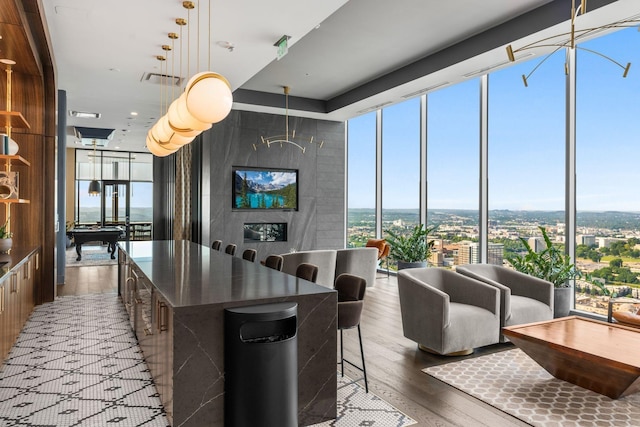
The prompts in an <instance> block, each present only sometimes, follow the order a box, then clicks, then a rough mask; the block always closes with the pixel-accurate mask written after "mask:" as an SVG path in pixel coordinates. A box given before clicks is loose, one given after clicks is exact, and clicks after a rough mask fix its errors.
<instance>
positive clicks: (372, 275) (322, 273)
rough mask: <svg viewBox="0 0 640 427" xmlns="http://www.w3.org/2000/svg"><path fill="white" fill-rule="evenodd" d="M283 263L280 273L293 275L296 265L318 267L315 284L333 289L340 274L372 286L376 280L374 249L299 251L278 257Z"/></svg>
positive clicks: (376, 254)
mask: <svg viewBox="0 0 640 427" xmlns="http://www.w3.org/2000/svg"><path fill="white" fill-rule="evenodd" d="M280 256H281V257H282V258H283V260H284V262H283V265H282V271H283V272H284V273H287V274H291V275H295V274H296V269H297V268H298V265H299V264H301V263H303V262H305V263H309V264H314V265H316V266H318V278H317V280H316V283H317V284H319V285H322V286H326V287H328V288H332V289H333V285H334V282H335V279H336V277H338V276H339V275H340V274H342V273H348V274H353V275H355V276H359V277H362V278H363V279H365V280H366V281H367V286H373V285H374V284H375V280H376V269H377V263H378V250H377V249H376V248H349V249H338V250H335V249H322V250H313V251H299V252H291V253H287V254H281V255H280Z"/></svg>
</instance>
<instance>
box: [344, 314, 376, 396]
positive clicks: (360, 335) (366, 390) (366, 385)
mask: <svg viewBox="0 0 640 427" xmlns="http://www.w3.org/2000/svg"><path fill="white" fill-rule="evenodd" d="M341 332H342V331H341ZM358 340H359V341H360V356H361V357H362V372H363V373H364V390H365V392H366V393H369V383H368V381H367V367H366V365H365V364H364V350H363V349H362V334H361V333H360V325H358Z"/></svg>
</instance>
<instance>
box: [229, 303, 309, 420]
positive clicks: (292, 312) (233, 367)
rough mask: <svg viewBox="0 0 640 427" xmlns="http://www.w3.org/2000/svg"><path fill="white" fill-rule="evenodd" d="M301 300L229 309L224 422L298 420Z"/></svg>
mask: <svg viewBox="0 0 640 427" xmlns="http://www.w3.org/2000/svg"><path fill="white" fill-rule="evenodd" d="M297 311H298V304H296V303H292V302H286V303H275V304H262V305H254V306H248V307H237V308H228V309H226V310H225V313H224V315H225V326H224V328H225V351H224V367H225V397H224V424H225V426H233V427H244V426H251V427H258V426H265V427H274V426H278V427H287V426H291V427H295V426H297V425H298V337H297V330H298V319H297Z"/></svg>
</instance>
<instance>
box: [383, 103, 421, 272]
mask: <svg viewBox="0 0 640 427" xmlns="http://www.w3.org/2000/svg"><path fill="white" fill-rule="evenodd" d="M419 223H420V98H414V99H410V100H408V101H404V102H402V103H400V104H396V105H393V106H391V107H387V108H385V109H383V110H382V230H383V235H386V231H388V230H393V231H394V232H395V233H397V234H399V235H401V234H405V233H407V232H409V231H410V230H411V229H412V228H413V227H415V226H416V225H418V224H419ZM390 267H391V268H394V267H393V265H392V263H390Z"/></svg>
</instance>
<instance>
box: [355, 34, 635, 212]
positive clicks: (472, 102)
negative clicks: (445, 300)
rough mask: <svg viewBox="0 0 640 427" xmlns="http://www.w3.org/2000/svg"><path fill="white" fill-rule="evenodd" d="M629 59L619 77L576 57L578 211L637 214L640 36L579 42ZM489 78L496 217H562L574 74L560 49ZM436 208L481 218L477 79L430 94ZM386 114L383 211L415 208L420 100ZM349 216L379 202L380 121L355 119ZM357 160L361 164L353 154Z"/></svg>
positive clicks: (431, 188) (600, 62) (610, 67)
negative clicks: (568, 94) (554, 213)
mask: <svg viewBox="0 0 640 427" xmlns="http://www.w3.org/2000/svg"><path fill="white" fill-rule="evenodd" d="M582 46H584V47H586V48H589V49H593V50H596V51H598V52H601V53H603V54H605V55H608V56H611V57H613V58H614V59H616V60H617V61H618V62H622V63H625V64H626V62H631V63H632V66H631V70H630V73H629V76H628V77H627V78H626V79H623V78H622V70H621V69H620V68H619V67H617V66H616V65H614V64H612V63H611V62H609V61H607V60H606V59H604V58H601V57H599V56H597V55H594V54H592V53H588V52H583V51H580V50H579V51H578V95H577V99H578V109H577V116H578V117H577V153H578V154H577V183H578V184H577V185H578V187H577V188H578V190H577V191H578V202H577V203H578V210H625V211H640V198H638V197H637V191H636V183H637V182H638V181H639V180H640V168H638V166H637V163H638V159H640V156H639V154H640V143H639V142H640V141H638V139H639V138H640V126H639V125H638V124H637V123H638V122H639V120H638V117H640V114H639V113H640V107H639V106H638V102H637V97H638V95H639V94H640V49H639V47H640V35H639V34H638V32H637V30H636V29H635V28H631V29H627V30H623V31H620V32H617V33H614V34H610V35H607V36H604V37H601V38H599V39H596V40H593V41H590V42H587V43H585V44H584V45H582ZM540 59H541V58H537V59H533V60H531V61H528V62H525V63H522V64H516V65H514V66H511V67H508V68H505V69H502V70H499V71H497V72H494V73H492V74H491V75H490V76H489V208H490V209H513V210H564V180H565V174H564V168H565V147H564V145H565V74H564V52H563V51H560V52H557V53H556V54H555V55H554V56H552V57H551V58H549V60H547V61H546V62H545V63H544V64H543V65H542V66H541V67H540V68H538V70H537V71H536V72H535V73H534V74H533V75H532V76H531V77H530V79H529V87H528V88H525V87H524V85H523V83H522V78H521V75H522V74H529V72H530V71H531V70H532V69H533V68H534V67H535V66H536V65H537V63H538V62H539V61H540ZM427 102H428V108H427V109H428V113H427V114H428V116H427V117H428V122H427V123H428V124H427V126H428V128H427V134H428V142H429V147H428V156H427V162H428V163H427V165H428V167H427V173H428V204H429V208H458V209H477V207H478V206H477V204H478V187H479V183H478V168H479V160H478V156H479V145H478V144H479V142H478V135H479V80H478V79H474V80H471V81H467V82H464V83H461V84H458V85H455V86H451V87H448V88H444V89H441V90H439V91H436V92H433V93H431V94H429V96H428V98H427ZM382 116H383V208H385V209H387V208H418V203H419V202H418V197H419V179H420V177H419V156H420V153H419V134H418V132H419V130H418V129H419V119H420V118H419V99H417V98H416V99H411V100H408V101H406V102H403V103H401V104H397V105H393V106H390V107H387V108H385V109H384V110H383V112H382ZM349 153H350V158H349V168H350V169H349V207H350V208H359V207H360V208H362V207H370V208H371V207H373V206H374V203H375V113H369V114H367V115H365V116H360V117H357V118H355V119H352V120H350V121H349ZM354 153H356V154H355V156H354Z"/></svg>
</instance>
